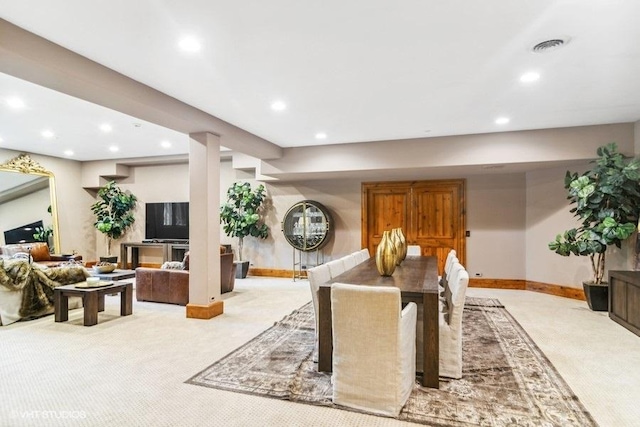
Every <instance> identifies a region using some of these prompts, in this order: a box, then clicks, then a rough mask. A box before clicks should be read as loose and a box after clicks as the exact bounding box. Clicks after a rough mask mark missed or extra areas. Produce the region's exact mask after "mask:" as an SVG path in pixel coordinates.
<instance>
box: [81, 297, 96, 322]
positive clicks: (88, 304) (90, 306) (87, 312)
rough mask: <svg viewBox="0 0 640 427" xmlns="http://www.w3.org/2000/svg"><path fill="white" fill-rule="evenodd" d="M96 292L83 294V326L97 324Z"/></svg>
mask: <svg viewBox="0 0 640 427" xmlns="http://www.w3.org/2000/svg"><path fill="white" fill-rule="evenodd" d="M98 299H99V298H98V292H85V293H84V296H83V300H82V303H83V305H84V326H93V325H96V324H97V323H98Z"/></svg>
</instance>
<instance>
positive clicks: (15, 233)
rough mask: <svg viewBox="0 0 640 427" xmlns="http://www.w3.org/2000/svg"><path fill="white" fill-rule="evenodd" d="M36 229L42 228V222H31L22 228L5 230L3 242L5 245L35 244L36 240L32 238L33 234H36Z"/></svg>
mask: <svg viewBox="0 0 640 427" xmlns="http://www.w3.org/2000/svg"><path fill="white" fill-rule="evenodd" d="M36 227H42V221H36V222H32V223H31V224H27V225H23V226H22V227H18V228H14V229H12V230H7V231H5V232H4V241H5V243H6V244H7V245H10V244H14V243H33V242H37V240H36V239H34V238H33V233H35V232H36Z"/></svg>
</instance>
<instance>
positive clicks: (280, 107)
mask: <svg viewBox="0 0 640 427" xmlns="http://www.w3.org/2000/svg"><path fill="white" fill-rule="evenodd" d="M286 108H287V104H285V103H284V102H282V101H275V102H274V103H273V104H271V109H272V110H274V111H282V110H286Z"/></svg>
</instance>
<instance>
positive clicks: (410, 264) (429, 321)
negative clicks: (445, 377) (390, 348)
mask: <svg viewBox="0 0 640 427" xmlns="http://www.w3.org/2000/svg"><path fill="white" fill-rule="evenodd" d="M332 283H350V284H355V285H369V286H395V287H398V288H400V293H401V298H402V302H403V303H407V302H415V303H416V304H418V305H422V308H423V310H422V313H423V318H422V321H423V325H424V328H423V337H422V338H423V339H422V340H417V341H418V342H420V341H421V345H422V346H423V347H422V348H423V354H424V358H423V366H422V371H423V377H422V385H423V386H425V387H431V388H439V384H440V382H439V362H440V347H439V339H438V338H439V330H438V265H437V259H436V257H433V256H426V257H425V256H407V257H406V258H405V259H404V261H402V263H401V264H400V265H399V266H397V267H396V269H395V271H394V272H393V275H391V276H388V277H385V276H381V275H380V273H378V270H377V268H376V262H375V258H369V259H368V260H367V261H365V262H362V263H360V264H358V265H356V266H355V267H353V268H351V269H349V270H347V271H345V272H344V273H342V274H340V275H339V276H336V277H334V278H333V279H332V280H330V281H328V282H326V283H323V284H321V285H320V288H319V290H318V370H319V371H322V372H331V370H332V357H333V341H332V340H333V331H332V324H331V284H332ZM373 374H374V371H373V370H372V375H373Z"/></svg>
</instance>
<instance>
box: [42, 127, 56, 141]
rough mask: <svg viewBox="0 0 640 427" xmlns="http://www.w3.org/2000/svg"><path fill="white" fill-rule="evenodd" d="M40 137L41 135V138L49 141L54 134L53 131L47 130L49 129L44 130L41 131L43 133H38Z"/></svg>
mask: <svg viewBox="0 0 640 427" xmlns="http://www.w3.org/2000/svg"><path fill="white" fill-rule="evenodd" d="M40 135H42V137H43V138H47V139H51V138H53V137H54V136H56V134H55V133H53V131H52V130H49V129H45V130H43V131H42V132H41V133H40Z"/></svg>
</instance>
